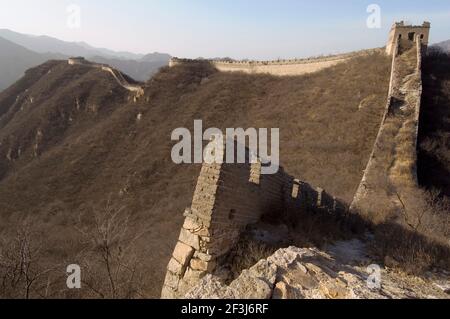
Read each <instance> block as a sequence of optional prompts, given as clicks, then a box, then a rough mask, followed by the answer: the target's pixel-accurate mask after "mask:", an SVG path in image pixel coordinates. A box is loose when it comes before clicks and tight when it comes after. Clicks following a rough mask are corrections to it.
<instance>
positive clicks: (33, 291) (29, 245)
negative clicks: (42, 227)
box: [0, 221, 61, 299]
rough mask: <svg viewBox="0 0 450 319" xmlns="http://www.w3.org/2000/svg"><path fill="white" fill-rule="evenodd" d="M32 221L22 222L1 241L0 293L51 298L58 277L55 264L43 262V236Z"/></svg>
mask: <svg viewBox="0 0 450 319" xmlns="http://www.w3.org/2000/svg"><path fill="white" fill-rule="evenodd" d="M36 228H37V227H36V226H35V223H33V222H31V221H25V222H22V223H21V224H20V225H19V226H18V227H17V229H16V230H15V234H14V235H12V236H7V237H6V236H5V237H6V238H9V239H8V240H2V241H1V243H0V296H1V297H4V298H22V299H30V298H50V297H53V296H54V295H55V293H56V291H55V288H54V286H55V282H56V281H57V279H58V278H60V276H61V274H60V273H58V272H57V271H58V265H53V266H49V265H47V264H46V263H45V262H44V259H45V258H44V252H43V246H44V245H43V243H44V241H43V239H42V238H43V236H42V234H41V232H39V231H37V230H36Z"/></svg>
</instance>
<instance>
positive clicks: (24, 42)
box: [0, 29, 171, 90]
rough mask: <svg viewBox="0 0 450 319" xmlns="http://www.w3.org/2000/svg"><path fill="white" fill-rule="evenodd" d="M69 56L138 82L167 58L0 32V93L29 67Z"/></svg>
mask: <svg viewBox="0 0 450 319" xmlns="http://www.w3.org/2000/svg"><path fill="white" fill-rule="evenodd" d="M70 56H83V57H85V58H86V59H88V60H91V61H94V62H98V63H105V64H109V65H111V66H112V67H114V68H116V69H118V70H120V71H122V72H124V73H126V74H127V75H129V76H131V77H132V78H134V79H135V80H138V81H146V80H148V79H149V78H150V77H151V76H152V75H153V74H154V73H156V72H157V71H158V69H159V68H161V67H162V66H165V65H167V64H168V63H169V60H170V58H171V56H170V55H169V54H165V53H157V52H155V53H150V54H147V55H143V54H135V53H131V52H116V51H112V50H109V49H104V48H95V47H92V46H90V45H89V44H87V43H84V42H66V41H62V40H59V39H55V38H52V37H48V36H34V35H28V34H22V33H17V32H14V31H11V30H7V29H0V90H3V89H5V88H7V87H8V86H10V85H11V84H13V83H14V82H16V81H17V80H18V79H19V78H20V77H21V76H22V75H23V74H24V72H25V71H26V70H27V69H29V68H31V67H34V66H37V65H39V64H41V63H43V62H45V61H47V60H51V59H66V58H68V57H70Z"/></svg>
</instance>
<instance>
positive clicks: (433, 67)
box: [418, 51, 450, 196]
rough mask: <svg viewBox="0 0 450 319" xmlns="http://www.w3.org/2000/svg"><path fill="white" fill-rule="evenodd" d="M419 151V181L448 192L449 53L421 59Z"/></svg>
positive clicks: (449, 174)
mask: <svg viewBox="0 0 450 319" xmlns="http://www.w3.org/2000/svg"><path fill="white" fill-rule="evenodd" d="M418 151H419V152H418V155H419V157H418V175H419V181H420V183H421V184H422V185H423V186H425V187H426V188H429V189H438V190H440V191H441V192H442V194H444V195H446V196H450V55H449V54H444V53H441V52H438V51H432V52H430V53H429V54H428V55H427V56H426V57H425V59H424V63H423V95H422V110H421V117H420V128H419V150H418Z"/></svg>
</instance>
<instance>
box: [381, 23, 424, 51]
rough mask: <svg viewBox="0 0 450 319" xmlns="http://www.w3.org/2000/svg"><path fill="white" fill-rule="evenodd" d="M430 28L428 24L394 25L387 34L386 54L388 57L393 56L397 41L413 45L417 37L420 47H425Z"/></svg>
mask: <svg viewBox="0 0 450 319" xmlns="http://www.w3.org/2000/svg"><path fill="white" fill-rule="evenodd" d="M430 28H431V23H430V22H424V23H423V24H422V25H406V24H405V22H404V21H401V22H396V23H394V25H393V26H392V28H391V31H390V32H389V41H388V43H387V45H386V53H387V54H388V55H392V54H393V52H394V48H395V45H396V43H397V41H402V42H403V43H405V42H406V43H408V42H411V44H413V43H414V42H415V41H416V37H419V38H420V39H421V41H422V45H423V46H424V47H427V46H428V41H429V38H430Z"/></svg>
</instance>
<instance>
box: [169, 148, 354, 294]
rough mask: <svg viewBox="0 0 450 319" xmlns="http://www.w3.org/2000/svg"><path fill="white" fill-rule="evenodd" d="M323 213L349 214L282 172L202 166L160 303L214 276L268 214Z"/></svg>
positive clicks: (320, 191)
mask: <svg viewBox="0 0 450 319" xmlns="http://www.w3.org/2000/svg"><path fill="white" fill-rule="evenodd" d="M308 207H321V208H323V209H326V210H328V211H330V212H337V213H338V212H344V211H346V208H345V207H344V206H343V205H342V204H340V203H339V201H338V200H337V199H336V198H333V197H332V196H330V195H328V194H327V193H326V192H325V191H324V190H323V189H314V188H313V187H311V186H310V185H308V184H307V183H304V182H300V181H299V180H296V179H294V178H293V177H291V176H289V175H288V174H287V173H286V172H285V171H284V170H283V168H280V170H279V171H278V173H276V174H273V175H262V174H261V163H260V162H258V163H255V164H252V163H250V162H249V161H248V157H247V160H246V163H245V164H216V163H215V164H204V165H203V167H202V170H201V173H200V176H199V178H198V181H197V186H196V189H195V193H194V197H193V200H192V205H191V207H190V208H188V209H186V211H185V217H186V219H185V222H184V225H183V227H182V229H181V231H180V236H179V240H178V243H177V245H176V247H175V250H174V252H173V255H172V257H171V260H170V262H169V265H168V267H167V274H166V278H165V283H164V287H163V291H162V298H179V297H182V296H184V294H185V293H186V292H187V291H188V290H189V289H190V288H191V287H193V286H194V285H195V283H196V282H198V280H200V279H201V278H202V277H203V276H205V275H206V274H208V273H212V272H213V271H214V270H215V268H216V266H217V262H218V261H219V260H220V259H221V257H223V256H225V255H226V254H228V253H229V252H230V250H231V249H232V248H234V246H235V245H236V243H237V242H238V240H239V238H240V235H241V234H242V232H243V231H245V229H246V227H247V226H248V225H250V224H255V223H257V222H258V221H259V220H260V219H261V217H262V216H263V215H265V214H271V215H274V216H279V218H280V219H284V218H289V216H287V215H286V212H287V211H290V212H292V211H296V210H298V211H300V210H301V209H304V208H308Z"/></svg>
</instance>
